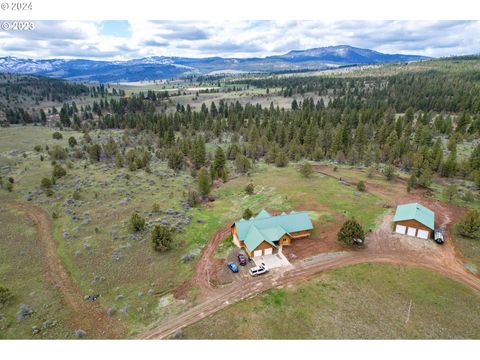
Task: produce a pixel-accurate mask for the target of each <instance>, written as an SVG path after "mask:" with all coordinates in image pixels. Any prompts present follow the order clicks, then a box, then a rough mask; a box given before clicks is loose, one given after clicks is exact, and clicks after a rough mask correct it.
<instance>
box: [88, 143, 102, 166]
mask: <svg viewBox="0 0 480 360" xmlns="http://www.w3.org/2000/svg"><path fill="white" fill-rule="evenodd" d="M101 155H102V147H101V146H100V145H98V144H93V145H91V146H90V147H89V148H88V156H89V157H90V160H92V161H96V162H98V161H100V157H101Z"/></svg>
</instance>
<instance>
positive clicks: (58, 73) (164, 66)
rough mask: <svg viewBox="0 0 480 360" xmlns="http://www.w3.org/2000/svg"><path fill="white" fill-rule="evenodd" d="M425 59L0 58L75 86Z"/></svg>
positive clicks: (344, 49)
mask: <svg viewBox="0 0 480 360" xmlns="http://www.w3.org/2000/svg"><path fill="white" fill-rule="evenodd" d="M422 59H426V57H423V56H417V55H402V54H383V53H380V52H377V51H373V50H368V49H360V48H355V47H352V46H348V45H339V46H328V47H322V48H315V49H308V50H294V51H290V52H288V53H286V54H283V55H274V56H267V57H265V58H221V57H209V58H185V57H168V56H151V57H146V58H141V59H132V60H126V61H97V60H84V59H41V60H35V59H20V58H15V57H11V56H8V57H3V58H0V72H3V73H18V74H32V75H42V76H48V77H55V78H62V79H68V80H78V81H98V82H103V83H107V82H118V81H141V80H157V79H168V78H177V77H182V76H186V75H189V74H211V73H217V74H218V73H222V72H225V73H235V72H237V73H239V72H266V73H270V72H279V71H290V70H292V71H298V70H323V69H327V68H331V67H335V66H345V65H354V64H378V63H384V62H399V61H416V60H422Z"/></svg>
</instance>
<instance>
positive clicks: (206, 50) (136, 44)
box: [0, 21, 480, 60]
mask: <svg viewBox="0 0 480 360" xmlns="http://www.w3.org/2000/svg"><path fill="white" fill-rule="evenodd" d="M35 26H36V28H35V30H34V31H0V56H16V57H29V58H88V59H97V60H98V59H104V60H112V59H113V60H125V59H134V58H141V57H145V56H162V55H164V56H188V57H207V56H222V57H252V56H259V57H263V56H268V55H274V54H283V53H285V52H288V51H290V50H301V49H308V48H314V47H321V46H329V45H352V46H356V47H362V48H368V49H373V50H377V51H381V52H387V53H403V54H418V55H427V56H433V57H440V56H449V55H461V54H477V53H479V52H480V21H331V22H326V21H37V22H35Z"/></svg>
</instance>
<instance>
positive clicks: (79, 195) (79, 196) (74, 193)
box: [72, 190, 82, 200]
mask: <svg viewBox="0 0 480 360" xmlns="http://www.w3.org/2000/svg"><path fill="white" fill-rule="evenodd" d="M72 198H73V199H74V200H80V199H81V198H82V195H81V194H80V191H78V190H75V191H74V192H73V194H72Z"/></svg>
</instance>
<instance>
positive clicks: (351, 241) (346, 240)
mask: <svg viewBox="0 0 480 360" xmlns="http://www.w3.org/2000/svg"><path fill="white" fill-rule="evenodd" d="M337 241H338V242H339V243H340V244H343V245H349V246H351V245H361V244H363V242H364V241H365V232H364V231H363V229H362V226H361V225H360V224H359V223H358V222H357V221H356V220H355V219H354V218H352V219H348V220H347V221H345V222H344V223H343V225H342V227H341V228H340V230H339V231H338V233H337Z"/></svg>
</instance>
